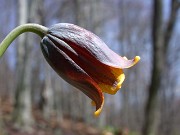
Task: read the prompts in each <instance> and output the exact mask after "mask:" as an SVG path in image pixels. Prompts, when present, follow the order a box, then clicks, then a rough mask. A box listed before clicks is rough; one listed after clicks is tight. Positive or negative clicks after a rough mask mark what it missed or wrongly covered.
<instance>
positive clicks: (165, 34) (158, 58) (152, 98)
mask: <svg viewBox="0 0 180 135" xmlns="http://www.w3.org/2000/svg"><path fill="white" fill-rule="evenodd" d="M179 6H180V4H179V2H178V0H172V1H171V13H170V17H169V21H168V24H167V27H166V29H165V30H164V31H163V27H162V26H163V22H162V20H163V19H162V18H163V14H162V13H163V0H154V12H153V29H152V40H153V67H152V68H153V69H152V78H151V84H150V87H149V95H148V99H147V104H146V108H145V121H144V127H143V131H142V134H143V135H155V134H156V131H157V127H158V119H159V116H158V113H159V112H158V108H157V107H158V92H159V91H160V89H161V88H162V86H161V85H162V82H163V78H164V75H165V74H166V72H167V69H168V62H167V49H168V46H169V42H170V39H171V36H172V32H173V28H174V24H175V21H176V16H177V11H178V8H179Z"/></svg>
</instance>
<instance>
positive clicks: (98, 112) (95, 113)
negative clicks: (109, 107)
mask: <svg viewBox="0 0 180 135" xmlns="http://www.w3.org/2000/svg"><path fill="white" fill-rule="evenodd" d="M103 105H104V97H103V101H102V104H101V107H100V108H99V109H98V110H96V111H95V112H94V116H95V117H98V116H99V115H100V113H101V111H102V108H103Z"/></svg>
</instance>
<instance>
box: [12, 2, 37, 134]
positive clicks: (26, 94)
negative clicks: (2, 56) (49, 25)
mask: <svg viewBox="0 0 180 135" xmlns="http://www.w3.org/2000/svg"><path fill="white" fill-rule="evenodd" d="M18 2H19V25H21V24H25V23H27V22H28V11H29V5H28V0H19V1H18ZM31 42H32V41H31V39H30V38H29V37H27V34H23V35H21V36H20V37H19V39H18V46H17V63H16V64H17V65H16V66H17V69H16V73H17V79H16V80H17V84H16V93H15V109H14V117H13V118H14V121H15V125H16V126H17V127H18V128H21V129H22V130H26V131H30V130H31V125H32V122H33V117H32V112H31V58H30V54H31V52H30V47H29V46H31V45H30V44H31Z"/></svg>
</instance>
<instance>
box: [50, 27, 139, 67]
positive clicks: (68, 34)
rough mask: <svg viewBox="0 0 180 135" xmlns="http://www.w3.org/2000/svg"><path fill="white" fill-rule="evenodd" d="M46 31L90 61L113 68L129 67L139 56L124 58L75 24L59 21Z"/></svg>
mask: <svg viewBox="0 0 180 135" xmlns="http://www.w3.org/2000/svg"><path fill="white" fill-rule="evenodd" d="M48 33H49V34H50V35H53V36H55V37H57V38H59V39H61V40H63V41H64V42H66V43H67V44H70V45H71V47H72V48H73V49H74V50H75V51H76V52H78V51H79V50H80V51H79V52H78V54H82V55H86V56H87V57H88V58H90V60H91V61H94V62H96V61H99V62H101V63H103V64H105V65H108V66H111V67H115V68H121V69H123V68H129V67H131V66H132V65H134V64H136V63H137V62H138V61H139V57H135V58H134V59H132V60H127V59H124V58H123V57H121V56H119V55H118V54H116V53H115V52H113V51H112V50H111V49H110V48H109V47H108V46H107V45H106V44H105V43H104V42H103V41H102V40H101V39H100V38H99V37H97V36H96V35H95V34H93V33H91V32H90V31H88V30H85V29H83V28H81V27H79V26H77V25H74V24H68V23H60V24H56V25H53V26H52V27H51V28H50V29H49V31H48Z"/></svg>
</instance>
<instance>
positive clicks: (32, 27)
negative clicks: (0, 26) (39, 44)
mask: <svg viewBox="0 0 180 135" xmlns="http://www.w3.org/2000/svg"><path fill="white" fill-rule="evenodd" d="M47 31H48V28H46V27H44V26H42V25H39V24H33V23H29V24H23V25H20V26H18V27H16V28H15V29H14V30H12V31H11V32H10V33H9V34H8V35H7V36H6V38H5V39H4V40H3V41H2V42H1V43H0V58H1V57H2V55H3V54H4V53H5V51H6V50H7V48H8V47H9V45H10V44H11V43H12V42H13V41H14V40H15V39H16V38H17V37H18V36H19V35H20V34H22V33H25V32H33V33H36V34H38V35H39V36H40V37H41V38H42V37H43V36H44V35H46V34H47Z"/></svg>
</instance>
